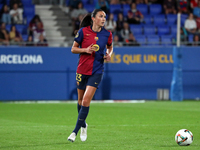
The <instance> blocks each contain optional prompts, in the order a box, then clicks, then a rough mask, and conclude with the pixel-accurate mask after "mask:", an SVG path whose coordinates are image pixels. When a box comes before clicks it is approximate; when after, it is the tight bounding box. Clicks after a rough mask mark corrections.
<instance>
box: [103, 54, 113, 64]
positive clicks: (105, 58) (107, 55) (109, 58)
mask: <svg viewBox="0 0 200 150" xmlns="http://www.w3.org/2000/svg"><path fill="white" fill-rule="evenodd" d="M104 60H106V61H108V62H109V61H110V60H111V56H110V55H109V54H108V53H106V56H104Z"/></svg>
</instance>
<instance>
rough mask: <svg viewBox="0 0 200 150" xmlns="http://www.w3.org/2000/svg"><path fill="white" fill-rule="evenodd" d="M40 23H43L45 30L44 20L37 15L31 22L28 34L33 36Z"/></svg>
mask: <svg viewBox="0 0 200 150" xmlns="http://www.w3.org/2000/svg"><path fill="white" fill-rule="evenodd" d="M39 22H40V23H41V26H42V28H44V27H43V23H42V20H41V19H40V16H39V15H35V16H34V17H33V19H32V20H31V21H30V23H29V26H28V32H29V33H28V34H29V35H31V36H33V31H34V30H35V29H36V27H37V23H39Z"/></svg>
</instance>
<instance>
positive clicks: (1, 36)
mask: <svg viewBox="0 0 200 150" xmlns="http://www.w3.org/2000/svg"><path fill="white" fill-rule="evenodd" d="M0 43H1V44H2V45H9V32H8V31H7V30H6V24H5V23H1V28H0Z"/></svg>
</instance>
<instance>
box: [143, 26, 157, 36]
mask: <svg viewBox="0 0 200 150" xmlns="http://www.w3.org/2000/svg"><path fill="white" fill-rule="evenodd" d="M144 34H145V35H154V34H156V27H155V26H154V25H145V26H144Z"/></svg>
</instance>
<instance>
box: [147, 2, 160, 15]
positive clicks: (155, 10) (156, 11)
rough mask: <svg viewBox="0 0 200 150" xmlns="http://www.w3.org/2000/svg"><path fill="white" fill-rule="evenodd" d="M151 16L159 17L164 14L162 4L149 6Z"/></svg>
mask: <svg viewBox="0 0 200 150" xmlns="http://www.w3.org/2000/svg"><path fill="white" fill-rule="evenodd" d="M149 13H150V15H158V14H161V13H162V6H161V5H160V4H151V5H149Z"/></svg>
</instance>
